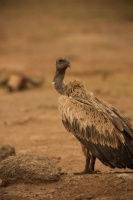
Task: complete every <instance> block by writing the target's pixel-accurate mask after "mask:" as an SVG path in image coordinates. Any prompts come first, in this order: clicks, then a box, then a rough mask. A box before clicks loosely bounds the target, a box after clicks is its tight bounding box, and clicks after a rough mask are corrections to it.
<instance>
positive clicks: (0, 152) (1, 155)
mask: <svg viewBox="0 0 133 200" xmlns="http://www.w3.org/2000/svg"><path fill="white" fill-rule="evenodd" d="M15 155H16V153H15V149H14V148H13V147H11V146H9V145H4V146H2V147H1V148H0V162H1V161H2V160H4V159H6V158H7V157H9V156H15Z"/></svg>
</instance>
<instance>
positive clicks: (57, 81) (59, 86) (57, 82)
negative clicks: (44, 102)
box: [53, 70, 67, 95]
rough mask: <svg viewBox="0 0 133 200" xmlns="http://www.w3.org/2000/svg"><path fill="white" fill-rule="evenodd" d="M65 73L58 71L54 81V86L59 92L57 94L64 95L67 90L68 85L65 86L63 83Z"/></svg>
mask: <svg viewBox="0 0 133 200" xmlns="http://www.w3.org/2000/svg"><path fill="white" fill-rule="evenodd" d="M65 72H66V70H63V71H59V70H56V72H55V76H54V79H53V84H54V86H55V89H56V90H57V92H59V93H60V94H62V95H64V93H65V91H66V89H67V85H65V84H64V82H63V80H64V77H65Z"/></svg>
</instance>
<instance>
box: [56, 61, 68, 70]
mask: <svg viewBox="0 0 133 200" xmlns="http://www.w3.org/2000/svg"><path fill="white" fill-rule="evenodd" d="M68 67H70V62H69V60H67V59H66V58H58V59H57V60H56V69H57V70H59V71H64V70H66V69H67V68H68Z"/></svg>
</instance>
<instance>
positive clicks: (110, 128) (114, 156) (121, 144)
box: [58, 95, 133, 168]
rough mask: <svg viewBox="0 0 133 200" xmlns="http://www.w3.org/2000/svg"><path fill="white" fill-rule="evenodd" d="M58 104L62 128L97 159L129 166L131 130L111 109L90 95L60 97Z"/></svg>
mask: <svg viewBox="0 0 133 200" xmlns="http://www.w3.org/2000/svg"><path fill="white" fill-rule="evenodd" d="M58 105H59V111H60V113H61V115H62V121H63V124H64V126H65V128H66V129H67V130H68V131H71V132H72V133H73V134H74V135H75V137H76V138H77V139H78V140H79V141H80V142H81V143H82V144H83V145H84V146H85V147H86V148H87V149H88V150H89V151H90V152H92V153H93V154H94V155H95V156H96V157H97V158H99V160H101V162H103V163H104V164H105V165H108V166H110V167H113V168H114V167H119V168H125V167H128V168H133V129H132V126H131V124H130V123H129V122H128V121H127V120H125V119H124V118H123V117H122V116H120V114H119V113H118V112H117V111H116V110H115V109H113V108H112V107H111V106H110V105H109V104H107V103H105V102H102V101H99V100H98V99H96V98H94V97H93V96H92V95H90V96H89V98H87V99H83V98H80V97H67V96H61V97H59V103H58Z"/></svg>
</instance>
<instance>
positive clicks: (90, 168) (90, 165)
mask: <svg viewBox="0 0 133 200" xmlns="http://www.w3.org/2000/svg"><path fill="white" fill-rule="evenodd" d="M81 146H82V150H83V153H84V155H85V158H86V160H85V168H84V171H82V172H75V173H74V174H75V175H81V174H95V173H100V171H94V168H95V161H96V157H95V156H94V155H93V154H92V153H90V152H89V150H88V149H86V148H85V147H84V146H83V145H81Z"/></svg>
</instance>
